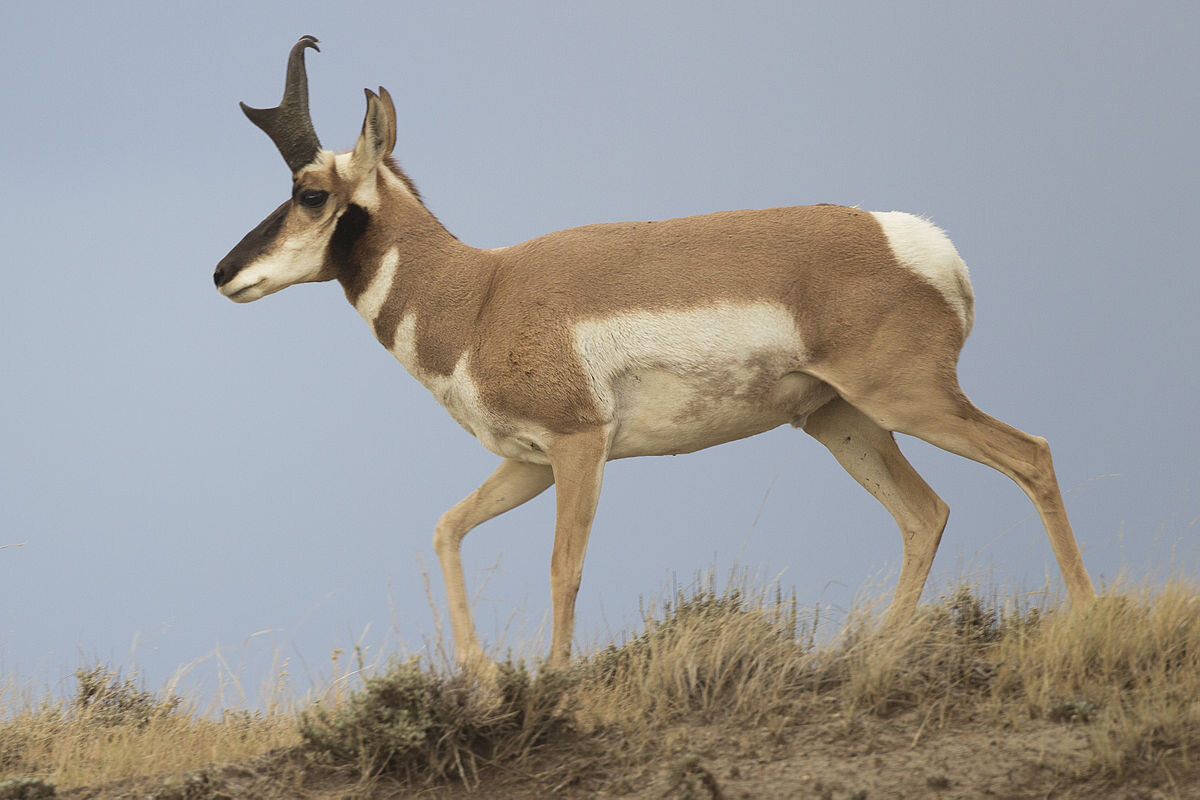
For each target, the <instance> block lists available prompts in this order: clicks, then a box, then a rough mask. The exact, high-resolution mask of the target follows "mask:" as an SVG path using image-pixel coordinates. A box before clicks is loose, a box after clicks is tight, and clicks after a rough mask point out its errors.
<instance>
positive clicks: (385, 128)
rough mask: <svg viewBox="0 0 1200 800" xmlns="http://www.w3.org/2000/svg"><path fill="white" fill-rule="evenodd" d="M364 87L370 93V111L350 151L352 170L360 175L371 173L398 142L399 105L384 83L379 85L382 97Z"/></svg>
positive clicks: (368, 100)
mask: <svg viewBox="0 0 1200 800" xmlns="http://www.w3.org/2000/svg"><path fill="white" fill-rule="evenodd" d="M363 91H364V92H365V93H366V95H367V114H366V116H365V117H363V126H362V133H361V134H360V135H359V137H358V142H356V143H355V145H354V150H353V151H352V152H351V153H350V170H351V172H352V173H353V174H354V176H355V177H356V178H359V179H362V178H365V177H366V176H368V175H370V174H371V173H372V172H373V171H374V170H375V168H376V167H378V166H379V162H381V161H383V159H385V158H387V157H388V156H389V155H391V153H392V148H393V147H395V146H396V108H395V106H394V105H392V98H391V97H390V96H389V95H388V93H387V91H386V90H385V89H383V87H380V89H379V91H380V92H381V93H382V97H381V96H380V95H377V94H375V93H374V92H372V91H371V90H370V89H363Z"/></svg>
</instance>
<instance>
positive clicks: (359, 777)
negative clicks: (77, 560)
mask: <svg viewBox="0 0 1200 800" xmlns="http://www.w3.org/2000/svg"><path fill="white" fill-rule="evenodd" d="M816 628H817V623H816V620H814V619H813V618H812V615H811V614H806V613H805V612H803V611H802V610H801V609H799V608H798V607H797V606H796V604H795V603H794V602H791V601H789V600H787V599H786V598H783V597H781V596H779V595H778V594H777V593H776V594H771V593H765V592H752V591H748V590H745V589H731V590H726V591H724V592H716V591H714V590H712V589H711V588H706V587H702V588H699V589H697V590H694V591H693V592H691V593H688V594H679V595H677V596H675V597H673V598H672V599H671V600H670V601H669V602H664V603H662V604H661V607H659V608H657V609H654V610H652V611H651V612H650V613H648V614H647V615H646V619H645V626H644V629H643V630H642V631H641V632H640V633H639V634H637V635H636V636H634V637H632V638H630V639H628V640H627V641H625V642H624V643H623V644H621V645H620V646H610V647H607V648H605V649H604V650H601V651H599V652H595V653H592V654H589V655H587V656H586V657H584V658H579V659H577V660H576V662H575V664H574V666H573V667H572V668H571V669H570V670H567V671H563V672H552V671H548V670H542V669H534V668H526V666H524V665H523V664H519V663H512V662H508V663H503V664H501V667H500V671H499V678H498V680H496V681H495V682H494V683H492V684H490V685H484V684H481V683H479V682H477V681H474V680H472V679H471V678H469V677H467V676H463V675H459V674H453V673H449V672H446V671H444V670H438V669H434V668H431V667H430V666H429V665H427V664H423V663H421V662H418V661H407V662H400V661H396V662H393V663H391V664H389V665H386V666H384V667H381V668H379V669H377V670H374V671H373V674H366V673H372V670H370V669H362V670H354V669H352V668H348V667H346V666H345V665H343V666H342V668H341V673H340V675H339V676H338V679H337V680H335V681H333V683H332V684H331V686H330V687H329V689H328V690H327V691H325V692H324V693H323V694H322V695H320V696H319V697H317V699H310V700H306V701H303V702H296V703H293V704H290V705H281V704H276V705H275V706H272V707H270V708H268V709H267V710H265V711H256V712H251V711H246V710H229V709H224V710H222V711H220V712H218V713H200V712H199V711H198V710H197V708H196V707H195V706H194V704H190V703H188V702H187V701H185V700H182V699H181V698H179V697H177V696H175V694H174V693H173V692H172V691H170V690H169V689H168V690H163V691H161V692H158V693H153V692H147V691H145V690H144V689H142V688H140V687H139V686H137V685H136V683H135V682H134V681H132V680H129V679H126V678H122V677H121V676H120V675H119V674H116V673H114V672H113V671H111V670H109V669H107V668H105V667H103V666H101V667H97V668H95V669H91V670H81V671H80V672H79V673H78V674H77V676H76V679H77V690H76V692H75V696H74V697H73V698H71V699H69V700H64V701H50V700H37V699H33V698H29V697H22V696H21V692H19V691H18V690H17V688H16V687H13V686H8V687H0V800H26V799H27V798H53V797H61V798H78V799H79V800H82V799H83V798H97V799H98V800H99V799H103V800H115V799H116V798H139V799H142V798H152V799H153V800H210V799H211V800H217V799H218V798H243V797H245V798H364V799H365V798H393V797H394V798H399V797H429V798H459V797H468V796H470V797H484V798H517V799H518V800H526V799H528V800H532V798H547V797H564V798H592V797H629V798H697V799H704V800H707V799H708V798H714V799H719V798H743V797H745V798H755V799H756V800H757V799H758V798H805V797H812V798H830V799H840V798H847V799H850V798H854V799H856V800H865V798H897V797H909V798H925V797H946V798H951V797H954V798H958V797H1001V798H1023V797H1030V798H1032V797H1063V798H1076V797H1077V798H1097V797H1105V798H1108V797H1112V798H1147V799H1149V798H1200V592H1198V591H1197V587H1196V586H1195V585H1193V584H1190V583H1187V582H1184V581H1173V582H1170V583H1168V584H1166V585H1164V586H1160V587H1157V588H1154V589H1152V590H1151V589H1140V590H1136V591H1128V592H1110V593H1109V594H1108V595H1107V596H1105V597H1103V598H1102V599H1101V600H1100V601H1099V602H1098V603H1097V604H1096V605H1095V606H1094V607H1092V608H1091V609H1088V610H1087V611H1086V612H1083V613H1072V612H1071V611H1070V610H1069V609H1068V608H1066V607H1046V608H1041V607H1031V606H1029V605H1022V604H1020V603H1015V602H1001V601H1000V600H999V599H997V598H995V597H991V598H988V599H982V598H981V596H980V594H979V593H978V592H972V591H970V590H967V589H962V590H959V591H958V592H956V593H953V594H952V595H950V596H947V597H945V598H943V599H942V600H941V601H939V602H936V603H932V604H928V605H925V606H923V607H922V608H921V611H920V614H919V617H918V619H917V620H916V621H915V622H914V623H913V624H912V625H911V626H907V627H905V628H901V629H883V628H882V627H881V625H880V623H879V622H878V619H876V618H873V617H869V616H867V615H859V614H851V615H850V618H849V619H848V620H847V621H846V622H845V624H844V626H843V627H842V629H841V630H840V631H839V632H838V633H837V635H836V636H834V637H832V639H831V640H830V641H829V642H828V643H818V642H817V639H816V635H815V632H816ZM826 638H828V637H825V636H822V640H824V639H826ZM360 666H361V665H360ZM356 681H357V683H356ZM350 687H354V688H353V689H351V688H350Z"/></svg>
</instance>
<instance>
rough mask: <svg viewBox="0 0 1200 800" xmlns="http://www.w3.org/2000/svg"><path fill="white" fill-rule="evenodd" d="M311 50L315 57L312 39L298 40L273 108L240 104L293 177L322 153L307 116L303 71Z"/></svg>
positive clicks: (306, 79) (304, 75)
mask: <svg viewBox="0 0 1200 800" xmlns="http://www.w3.org/2000/svg"><path fill="white" fill-rule="evenodd" d="M309 47H311V48H312V49H313V50H316V51H317V52H318V53H319V52H321V48H319V47H317V38H316V37H315V36H301V37H300V41H298V42H296V43H295V44H294V45H292V52H291V53H290V54H289V55H288V65H287V83H286V84H284V88H283V99H282V100H280V101H279V105H278V106H276V107H275V108H251V107H250V106H248V105H246V104H245V103H240V104H239V105H241V107H242V111H243V112H245V114H246V116H247V117H249V118H250V121H251V122H253V123H254V124H255V125H257V126H258V127H260V128H262V129H263V132H264V133H266V134H267V136H270V137H271V141H273V142H274V143H275V146H276V147H278V148H279V152H280V153H281V154H282V155H283V160H284V161H286V162H287V165H288V166H289V167H290V168H291V170H292V174H295V173H297V172H299V171H300V169H301V167H304V166H306V165H308V164H311V163H312V161H313V159H314V158H316V157H317V153H318V152H320V150H321V141H320V140H319V139H318V138H317V132H316V131H315V130H314V129H313V124H312V117H310V116H309V113H308V73H307V72H305V70H304V50H305V49H306V48H309Z"/></svg>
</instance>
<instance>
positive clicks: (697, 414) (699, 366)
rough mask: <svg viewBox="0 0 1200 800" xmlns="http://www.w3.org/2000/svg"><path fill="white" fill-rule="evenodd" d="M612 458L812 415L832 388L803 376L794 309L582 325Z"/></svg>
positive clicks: (694, 445)
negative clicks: (610, 431)
mask: <svg viewBox="0 0 1200 800" xmlns="http://www.w3.org/2000/svg"><path fill="white" fill-rule="evenodd" d="M575 344H576V347H577V349H578V351H579V353H580V356H581V358H582V360H583V362H584V364H585V368H586V369H587V370H588V373H589V378H590V379H591V385H592V387H593V391H594V394H595V400H596V404H597V406H598V407H599V408H600V409H601V412H602V413H603V414H605V416H608V417H609V418H610V419H611V420H612V421H613V424H614V427H615V436H614V439H613V444H612V451H611V457H612V458H625V457H628V456H640V455H666V454H669V453H688V452H692V451H694V450H699V449H702V448H705V447H711V446H713V445H716V444H721V443H722V442H729V441H733V440H734V439H741V438H744V437H746V436H752V435H754V434H756V433H761V432H763V431H766V430H770V429H771V428H774V427H776V426H778V425H782V424H783V423H785V422H792V423H795V424H799V422H800V421H802V419H803V417H804V416H805V415H807V414H808V413H809V412H811V411H812V410H814V409H816V408H818V407H819V406H821V405H822V404H824V403H825V402H827V401H828V400H829V398H830V397H832V395H833V391H832V389H830V388H829V387H828V386H826V385H825V384H824V383H822V382H821V381H819V380H817V379H816V378H813V377H811V376H808V375H805V374H802V372H801V370H802V369H803V366H804V364H805V361H806V357H805V351H804V347H803V343H802V342H801V341H800V335H799V332H798V331H797V330H796V324H795V320H794V319H793V317H792V315H791V313H790V312H788V311H787V310H786V309H784V308H782V307H781V306H776V305H773V304H769V303H752V304H741V305H734V304H715V305H713V306H709V307H705V308H696V309H688V310H683V311H661V312H640V311H639V312H629V313H625V314H619V315H616V316H613V317H609V318H606V319H602V320H587V321H584V322H581V323H579V324H578V325H576V327H575Z"/></svg>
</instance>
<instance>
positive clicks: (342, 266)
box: [329, 203, 371, 302]
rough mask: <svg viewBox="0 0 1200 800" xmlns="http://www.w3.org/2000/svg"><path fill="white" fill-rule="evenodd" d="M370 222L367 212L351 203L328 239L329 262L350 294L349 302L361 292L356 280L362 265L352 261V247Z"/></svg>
mask: <svg viewBox="0 0 1200 800" xmlns="http://www.w3.org/2000/svg"><path fill="white" fill-rule="evenodd" d="M370 221H371V215H370V214H368V213H367V210H366V209H365V208H363V207H362V206H356V205H354V204H353V203H352V204H350V205H348V206H346V210H345V211H343V212H342V216H341V217H340V218H339V219H338V223H337V227H336V228H334V229H333V236H331V237H330V238H329V257H330V260H331V261H332V262H333V266H334V268H335V269H336V270H337V275H338V280H340V281H341V282H342V285H343V286H345V287H346V291H347V292H349V293H350V297H351V298H352V300H351V302H353V301H354V299H357V297H358V293H359V292H361V291H362V287H361V286H359V280H358V279H359V277H360V276H361V275H362V265H361V264H359V263H358V262H357V261H355V259H354V245H356V244H357V243H358V240H359V239H361V238H362V235H363V234H364V233H365V232H366V230H367V223H368V222H370Z"/></svg>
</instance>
